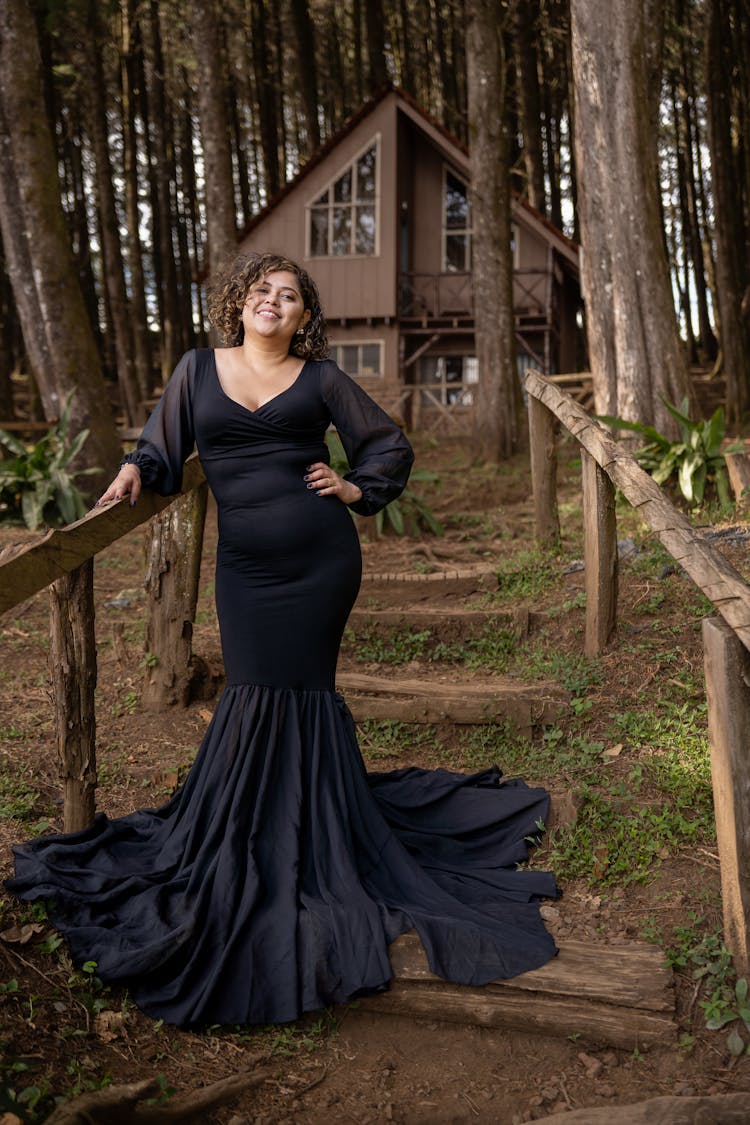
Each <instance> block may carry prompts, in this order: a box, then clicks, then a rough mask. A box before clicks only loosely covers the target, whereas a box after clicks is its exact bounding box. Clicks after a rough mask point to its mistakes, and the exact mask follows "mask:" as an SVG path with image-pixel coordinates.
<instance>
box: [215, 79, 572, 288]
mask: <svg viewBox="0 0 750 1125" xmlns="http://www.w3.org/2000/svg"><path fill="white" fill-rule="evenodd" d="M389 96H392V97H394V98H395V99H396V102H397V105H398V108H399V110H400V111H401V112H402V113H404V114H405V115H406V116H407V117H409V119H410V120H411V121H412V122H413V123H414V124H415V125H416V126H417V128H418V129H420V130H421V131H422V132H423V133H424V134H425V135H426V136H427V137H428V138H429V140H430V141H431V142H432V144H433V145H434V146H435V147H436V148H437V149H439V150H440V151H441V152H442V153H443V155H444V156H445V158H446V159H447V160H450V161H451V162H452V163H454V164H455V165H456V166H457V167H459V168H460V169H461V170H462V171H463V172H464V174H465V176H466V178H467V180H468V179H470V169H469V150H468V149H467V147H466V145H464V144H463V143H462V142H461V141H460V140H459V139H458V137H456V136H454V135H453V134H452V133H451V132H450V131H449V130H448V129H446V128H445V126H444V125H441V123H440V122H439V121H437V120H436V118H434V117H432V115H431V114H429V113H428V112H427V111H426V110H425V109H423V108H422V106H420V104H419V103H418V102H417V101H416V99H415V98H413V97H412V96H411V94H408V93H407V92H406V91H405V90H402V89H401V88H400V87H398V86H394V85H393V84H392V83H386V85H385V86H382V87H381V88H380V89H379V90H378V92H377V93H376V94H374V95H373V97H371V98H370V99H369V100H368V101H366V102H364V103H363V104H362V105H361V106H360V108H359V109H358V110H357V112H356V113H354V114H352V116H351V117H349V118H348V120H347V121H346V122H345V123H344V124H343V125H342V126H341V128H340V129H338V130H337V132H335V133H334V134H332V136H330V137H329V138H328V140H327V141H326V142H325V143H324V144H322V145H321V146H320V148H318V149H316V151H315V152H314V153H313V155H312V156H311V157H310V158H309V160H307V161H306V162H305V164H303V166H302V167H301V168H300V170H299V171H298V172H297V174H296V176H294V177H293V178H292V179H291V180H289V181H288V183H286V184H285V185H284V187H283V188H281V189H280V190H279V191H277V192H276V194H275V195H274V196H273V198H272V199H270V200H269V201H268V203H267V204H266V205H265V207H263V208H261V210H260V211H259V212H258V214H257V215H254V216H253V217H252V219H250V221H249V222H248V223H246V224H245V226H244V228H243V229H242V230H241V231H240V232H239V233H238V236H237V237H238V241H239V242H242V241H243V240H244V239H245V238H247V236H248V235H249V234H250V233H251V232H252V231H253V230H254V229H255V227H257V226H258V224H259V223H261V222H262V221H263V220H264V219H265V218H266V217H267V216H268V215H269V214H270V213H271V211H273V210H274V209H275V208H276V207H278V205H279V204H280V203H281V201H282V200H283V199H285V198H286V196H287V195H289V194H290V193H291V192H292V191H293V190H294V188H296V187H298V185H299V184H300V183H302V181H303V180H304V179H305V177H306V176H308V175H309V173H310V172H312V171H313V169H314V168H317V167H318V165H319V164H321V163H322V162H323V161H324V160H325V159H326V157H328V156H329V155H330V153H332V152H333V151H334V149H335V148H336V147H337V146H338V145H339V144H340V143H341V141H342V140H344V138H345V137H348V136H349V134H350V133H352V132H353V131H354V129H356V127H357V126H358V125H359V124H360V123H361V122H362V121H364V120H365V119H366V118H367V117H369V115H370V114H371V113H372V112H373V110H374V109H375V108H376V107H377V106H379V105H380V103H381V102H383V101H385V99H386V98H387V97H389ZM513 207H514V210H515V212H516V217H517V218H518V219H520V220H521V222H524V223H526V225H528V226H529V227H531V228H532V229H533V230H535V231H536V232H537V233H538V234H539V235H540V236H541V237H542V238H544V239H545V241H547V242H553V243H554V244H555V246H556V248H557V249H558V250H559V251H560V253H561V254H562V255H563V257H565V258H566V259H567V260H568V261H569V262H570V264H571V265H573V266H575V268H576V269H578V268H579V266H580V259H579V247H578V244H577V243H575V242H574V241H573V240H572V239H570V238H568V237H567V235H565V234H563V232H562V231H561V230H559V229H558V227H556V226H555V225H554V223H551V222H550V220H549V219H547V218H546V217H545V216H544V215H542V214H541V212H540V211H537V210H536V208H535V207H532V206H531V204H530V203H529V202H528V201H527V200H526V199H524V198H523V197H522V196H519V195H516V194H514V197H513ZM519 212H520V214H519Z"/></svg>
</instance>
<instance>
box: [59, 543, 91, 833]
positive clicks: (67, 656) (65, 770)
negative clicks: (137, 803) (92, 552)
mask: <svg viewBox="0 0 750 1125" xmlns="http://www.w3.org/2000/svg"><path fill="white" fill-rule="evenodd" d="M49 666H50V677H51V680H52V690H53V698H54V704H55V733H56V737H57V753H58V760H59V763H60V774H61V777H62V783H63V831H64V832H80V831H82V830H83V829H84V828H89V827H90V826H91V825H92V824H93V823H94V813H95V811H96V807H95V793H96V711H95V707H94V692H95V689H96V675H97V668H96V637H95V634H94V560H93V559H86V561H85V562H83V563H82V564H81V565H80V566H79V567H76V569H75V570H73V571H71V573H70V574H65V575H63V577H62V578H58V580H57V581H56V582H53V583H52V585H51V587H50V650H49Z"/></svg>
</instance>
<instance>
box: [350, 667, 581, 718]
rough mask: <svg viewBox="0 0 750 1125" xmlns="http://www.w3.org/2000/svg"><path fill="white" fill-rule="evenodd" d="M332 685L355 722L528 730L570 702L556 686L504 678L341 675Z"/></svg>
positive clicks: (548, 683) (358, 673)
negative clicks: (463, 680) (461, 680)
mask: <svg viewBox="0 0 750 1125" xmlns="http://www.w3.org/2000/svg"><path fill="white" fill-rule="evenodd" d="M336 682H337V685H338V687H339V688H340V690H341V691H342V692H343V693H344V695H345V696H346V700H347V703H348V705H349V708H350V710H351V712H352V715H353V716H354V718H355V720H356V721H357V722H363V721H364V720H365V719H396V720H398V721H400V722H411V723H441V722H451V723H460V724H463V723H490V722H494V721H497V720H499V719H511V720H512V721H513V722H514V723H515V724H516V725H517V726H518V727H519V728H521V729H523V730H530V728H531V727H533V726H534V725H536V724H538V723H549V722H552V721H554V720H555V719H556V718H557V717H558V716H559V715H560V713H561V711H562V709H563V707H565V706H566V705H567V703H568V700H569V695H568V693H567V692H565V691H563V689H562V688H561V687H560V686H559V685H558V684H554V683H551V682H549V681H540V682H538V683H533V684H525V683H521V682H519V681H518V680H511V679H509V678H503V677H496V678H494V679H493V680H492V681H487V682H486V683H484V684H482V685H478V684H476V683H472V684H457V683H456V682H455V680H454V681H452V682H451V683H435V682H432V681H427V680H415V679H404V678H403V677H399V678H394V679H386V678H385V677H383V676H382V675H381V676H369V675H364V674H363V673H360V672H340V673H339V674H338V675H337V677H336Z"/></svg>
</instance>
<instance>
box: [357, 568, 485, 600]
mask: <svg viewBox="0 0 750 1125" xmlns="http://www.w3.org/2000/svg"><path fill="white" fill-rule="evenodd" d="M497 586H498V579H497V571H496V570H494V569H492V568H490V567H486V566H483V567H478V568H476V567H475V568H472V569H461V570H456V569H451V570H440V571H434V572H433V573H432V574H417V573H415V572H414V571H403V572H400V571H393V572H390V573H385V574H371V573H369V572H367V571H365V573H364V574H363V576H362V586H361V589H360V591H359V598H358V600H357V605H358V606H359V607H360V608H364V609H366V608H367V607H368V605H371V604H372V603H380V602H386V603H387V604H388V606H400V605H418V604H419V603H420V602H424V601H433V600H434V599H435V598H447V599H450V598H457V597H462V598H463V597H469V596H471V595H472V594H476V595H481V594H487V593H492V592H493V591H495V590H497ZM373 608H382V607H381V606H380V605H373Z"/></svg>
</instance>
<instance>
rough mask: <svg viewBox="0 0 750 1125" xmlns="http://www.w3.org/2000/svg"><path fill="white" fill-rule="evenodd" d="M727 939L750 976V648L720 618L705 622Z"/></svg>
mask: <svg viewBox="0 0 750 1125" xmlns="http://www.w3.org/2000/svg"><path fill="white" fill-rule="evenodd" d="M703 650H704V657H705V668H706V697H707V699H708V731H709V738H710V741H711V780H712V783H713V790H714V806H715V815H716V838H717V841H718V846H719V861H720V864H721V897H722V903H723V908H724V941H725V944H726V946H727V949H729V950H730V952H731V953H732V954H733V955H734V961H735V967H736V969H737V974H738V976H740V977H743V976H744V977H747V976H748V975H750V653H748V651H747V649H746V648H745V646H744V645H743V644H742V643H741V642H740V641H739V640H738V638H737V636H736V635H735V633H734V632H733V631H732V629H730V628H729V626H728V625H726V624H725V623H724V622H723V621H721V620H719V619H718V618H715V617H714V618H706V619H705V620H704V622H703Z"/></svg>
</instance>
